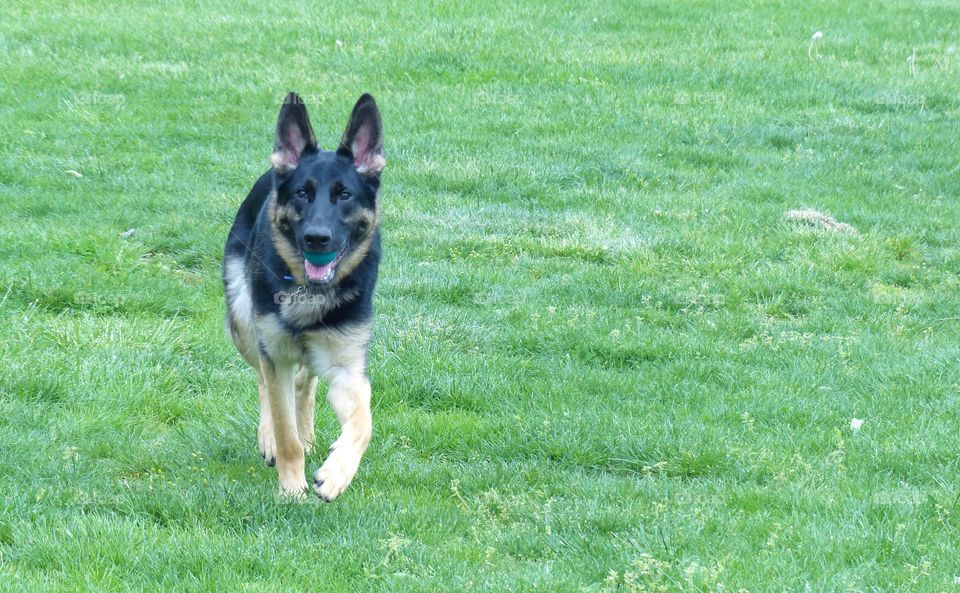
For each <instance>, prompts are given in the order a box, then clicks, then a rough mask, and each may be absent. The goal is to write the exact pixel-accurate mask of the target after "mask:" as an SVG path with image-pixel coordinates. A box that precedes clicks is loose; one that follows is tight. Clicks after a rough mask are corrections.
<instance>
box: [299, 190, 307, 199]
mask: <svg viewBox="0 0 960 593" xmlns="http://www.w3.org/2000/svg"><path fill="white" fill-rule="evenodd" d="M297 197H298V198H300V199H301V200H306V199H307V190H305V189H298V190H297Z"/></svg>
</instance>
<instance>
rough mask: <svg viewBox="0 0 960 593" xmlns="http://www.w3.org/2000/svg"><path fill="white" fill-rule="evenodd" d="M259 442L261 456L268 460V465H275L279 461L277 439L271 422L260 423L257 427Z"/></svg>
mask: <svg viewBox="0 0 960 593" xmlns="http://www.w3.org/2000/svg"><path fill="white" fill-rule="evenodd" d="M257 444H258V446H259V448H260V457H263V460H264V461H266V462H267V465H269V466H271V467H272V466H274V465H276V463H277V439H276V438H275V437H274V436H273V426H272V425H271V424H270V423H263V422H261V423H260V428H258V429H257Z"/></svg>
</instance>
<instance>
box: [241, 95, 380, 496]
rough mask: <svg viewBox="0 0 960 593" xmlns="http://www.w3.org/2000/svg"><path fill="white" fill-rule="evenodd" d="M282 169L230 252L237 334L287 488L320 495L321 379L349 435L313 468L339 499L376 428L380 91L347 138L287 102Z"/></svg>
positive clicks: (258, 194)
mask: <svg viewBox="0 0 960 593" xmlns="http://www.w3.org/2000/svg"><path fill="white" fill-rule="evenodd" d="M270 163H271V167H270V169H269V170H268V171H267V172H266V173H264V174H263V175H262V176H261V177H260V179H258V180H257V182H256V183H255V184H254V185H253V188H252V189H251V190H250V193H249V194H248V195H247V198H246V199H245V200H244V202H243V204H242V205H241V206H240V210H239V211H238V212H237V216H236V219H235V221H234V223H233V226H232V228H231V229H230V233H229V236H228V238H227V243H226V247H225V248H224V255H223V286H224V293H225V296H226V301H227V314H226V326H227V332H228V334H229V335H230V337H231V339H232V340H233V343H234V345H236V347H237V350H239V352H240V355H241V356H242V357H243V359H244V360H246V361H247V363H249V364H250V366H252V367H253V369H254V370H255V371H256V374H257V388H258V390H259V395H260V425H259V428H258V430H257V440H258V444H259V449H260V454H261V456H262V457H263V458H264V459H265V460H266V462H267V464H268V465H271V466H272V465H276V467H277V473H278V475H279V479H280V493H281V494H282V495H285V496H292V497H295V498H303V497H304V496H305V494H306V492H307V491H308V485H307V480H306V477H305V471H304V470H305V468H304V456H305V453H306V452H308V451H309V450H310V449H311V447H312V446H313V444H314V426H313V414H314V407H315V402H316V389H317V382H318V377H322V378H323V379H325V380H326V382H327V385H328V389H327V400H328V401H329V402H330V405H331V407H333V410H334V412H335V413H336V415H337V419H338V420H339V421H340V436H339V437H338V438H337V439H336V440H335V441H334V442H333V444H332V445H331V446H330V453H329V456H328V457H327V459H326V460H325V461H324V462H323V464H322V465H321V466H320V469H318V470H317V471H316V473H315V474H314V475H313V488H314V491H315V492H316V494H317V495H318V496H320V498H322V499H323V500H325V501H327V502H329V501H332V500H334V499H335V498H337V496H339V495H340V494H341V493H342V492H343V491H344V489H346V488H347V486H349V485H350V482H351V481H352V480H353V478H354V476H355V475H356V473H357V468H358V467H359V465H360V458H361V457H362V456H363V454H364V451H366V449H367V445H368V443H369V442H370V436H371V433H372V430H373V424H372V418H371V415H370V381H369V379H368V378H367V372H366V366H367V349H368V345H369V343H370V335H371V322H372V318H373V290H374V285H375V284H376V281H377V268H378V267H379V264H380V256H381V251H380V230H379V221H380V206H379V201H378V193H379V189H380V174H381V172H382V171H383V168H384V166H385V165H386V158H385V157H384V153H383V125H382V123H381V120H380V112H379V110H378V109H377V104H376V102H375V101H374V99H373V97H371V96H370V95H369V94H364V95H363V96H361V97H360V99H359V100H358V101H357V103H356V105H355V106H354V108H353V111H352V113H351V115H350V120H349V122H348V123H347V128H346V131H345V132H344V133H343V137H342V139H341V140H340V145H339V146H338V147H337V148H336V150H333V151H324V150H321V149H320V148H319V147H318V145H317V139H316V137H315V136H314V133H313V129H312V128H311V126H310V119H309V117H308V116H307V108H306V106H305V105H304V102H303V100H302V99H301V98H300V96H299V95H297V94H296V93H293V92H291V93H290V94H289V95H287V97H286V99H284V102H283V105H282V106H281V108H280V115H279V117H278V120H277V128H276V141H275V143H274V148H273V154H272V156H271V157H270Z"/></svg>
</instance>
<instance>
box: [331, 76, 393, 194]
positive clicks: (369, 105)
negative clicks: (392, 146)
mask: <svg viewBox="0 0 960 593" xmlns="http://www.w3.org/2000/svg"><path fill="white" fill-rule="evenodd" d="M337 153H338V154H341V155H343V156H346V157H349V158H351V159H353V164H354V166H355V167H356V168H357V172H358V173H360V174H361V175H364V176H365V177H368V178H371V179H378V178H379V177H380V172H381V171H383V168H384V167H385V166H386V165H387V159H386V157H384V156H383V123H381V121H380V111H378V110H377V103H376V102H375V101H374V100H373V97H371V96H370V95H368V94H366V93H364V94H363V96H361V97H360V99H359V100H358V101H357V104H356V105H354V106H353V113H351V114H350V122H349V123H348V124H347V130H346V131H345V132H344V133H343V138H342V139H341V140H340V146H339V147H338V148H337Z"/></svg>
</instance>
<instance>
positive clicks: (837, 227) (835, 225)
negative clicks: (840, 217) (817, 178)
mask: <svg viewBox="0 0 960 593" xmlns="http://www.w3.org/2000/svg"><path fill="white" fill-rule="evenodd" d="M783 217H784V218H786V219H787V220H789V221H791V222H799V223H803V224H806V225H809V226H812V227H816V228H821V229H825V230H828V231H836V232H839V233H850V234H851V235H856V234H857V229H855V228H853V227H852V226H851V225H849V224H847V223H845V222H837V221H836V220H835V219H833V218H832V217H830V216H828V215H826V214H824V213H822V212H818V211H816V210H814V209H813V208H803V209H801V210H788V211H787V212H785V213H784V215H783Z"/></svg>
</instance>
